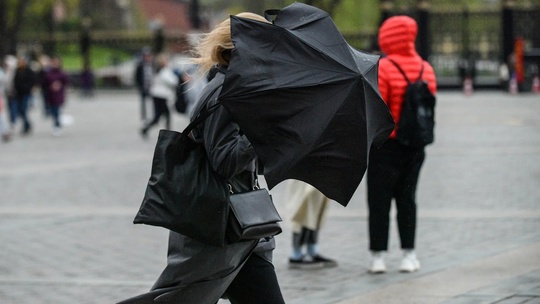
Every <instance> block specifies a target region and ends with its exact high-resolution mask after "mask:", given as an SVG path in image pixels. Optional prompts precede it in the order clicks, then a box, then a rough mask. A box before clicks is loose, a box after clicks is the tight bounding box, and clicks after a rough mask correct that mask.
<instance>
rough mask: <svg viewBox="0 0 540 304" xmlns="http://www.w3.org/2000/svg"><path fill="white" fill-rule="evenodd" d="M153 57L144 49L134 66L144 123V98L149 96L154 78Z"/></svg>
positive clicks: (144, 121)
mask: <svg viewBox="0 0 540 304" xmlns="http://www.w3.org/2000/svg"><path fill="white" fill-rule="evenodd" d="M153 61H154V59H153V56H152V53H151V52H150V50H147V49H144V50H143V53H142V58H141V60H140V62H139V63H138V64H137V67H136V68H135V84H136V85H137V89H138V90H139V95H140V98H141V121H142V122H143V123H146V100H147V99H148V98H151V96H150V87H151V86H152V81H153V79H154V62H153Z"/></svg>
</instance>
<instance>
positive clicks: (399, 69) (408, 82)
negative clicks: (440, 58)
mask: <svg viewBox="0 0 540 304" xmlns="http://www.w3.org/2000/svg"><path fill="white" fill-rule="evenodd" d="M388 60H390V62H391V63H392V64H393V65H394V66H395V67H396V68H397V69H398V71H399V72H400V73H401V75H403V77H404V78H405V80H406V81H407V84H411V81H410V80H409V77H407V74H405V72H403V70H402V69H401V67H400V66H399V65H398V64H397V62H395V61H394V60H392V59H390V58H388ZM423 66H424V65H422V67H423Z"/></svg>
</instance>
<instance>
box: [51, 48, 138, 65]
mask: <svg viewBox="0 0 540 304" xmlns="http://www.w3.org/2000/svg"><path fill="white" fill-rule="evenodd" d="M57 51H58V56H59V57H60V58H62V61H63V66H64V69H66V70H67V71H80V70H81V69H82V66H83V65H82V63H83V59H82V57H81V52H80V49H79V45H78V44H76V43H70V44H65V45H58V48H57ZM132 57H133V55H132V54H131V53H129V52H125V51H122V50H119V49H114V48H108V47H102V46H97V45H94V46H92V48H91V49H90V62H91V63H92V68H94V69H98V68H102V67H106V66H110V65H113V64H116V63H120V62H123V61H126V60H129V59H131V58H132Z"/></svg>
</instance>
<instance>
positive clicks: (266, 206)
mask: <svg viewBox="0 0 540 304" xmlns="http://www.w3.org/2000/svg"><path fill="white" fill-rule="evenodd" d="M229 204H230V207H231V210H230V214H229V224H228V227H227V238H228V240H229V242H231V243H235V242H240V241H249V240H258V239H260V238H264V237H269V236H274V235H277V234H279V233H281V231H282V230H281V227H280V225H279V222H281V217H280V216H279V213H278V212H277V210H276V207H275V206H274V203H273V202H272V197H271V196H270V194H269V193H268V190H266V189H257V190H254V191H250V192H244V193H238V194H232V195H231V196H230V197H229Z"/></svg>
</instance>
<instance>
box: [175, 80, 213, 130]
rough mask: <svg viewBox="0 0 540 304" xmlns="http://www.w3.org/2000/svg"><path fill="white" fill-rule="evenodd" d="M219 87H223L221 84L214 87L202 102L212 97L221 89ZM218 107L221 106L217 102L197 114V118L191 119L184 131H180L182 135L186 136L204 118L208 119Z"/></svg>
mask: <svg viewBox="0 0 540 304" xmlns="http://www.w3.org/2000/svg"><path fill="white" fill-rule="evenodd" d="M221 86H223V84H220V85H219V86H217V87H215V88H214V89H213V90H212V92H210V94H208V97H206V99H205V100H204V101H203V102H204V103H207V102H208V100H209V99H210V97H212V96H213V95H214V93H215V92H216V91H217V89H219V88H221ZM220 106H221V103H220V102H218V103H216V104H214V105H212V106H211V107H209V108H206V109H204V110H202V111H201V112H199V114H198V115H197V117H195V119H193V121H192V122H191V123H189V125H188V126H187V127H186V128H185V129H184V131H182V133H183V134H186V135H188V134H189V133H190V132H191V131H192V130H193V129H195V127H196V126H198V125H199V124H200V123H201V122H203V121H204V120H205V119H206V118H208V116H210V115H212V113H214V112H215V111H216V110H217V108H218V107H220Z"/></svg>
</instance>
